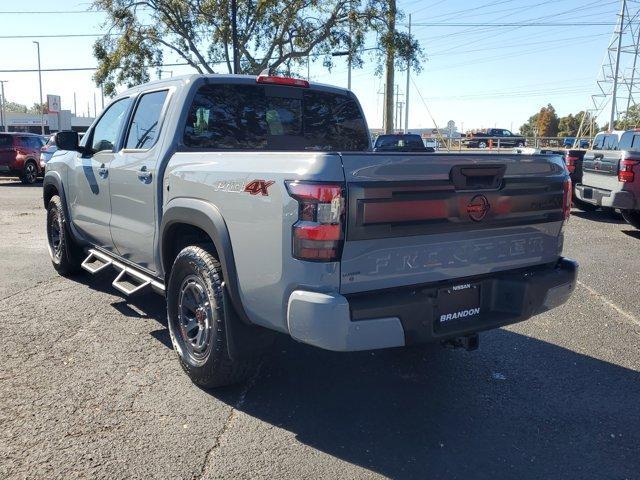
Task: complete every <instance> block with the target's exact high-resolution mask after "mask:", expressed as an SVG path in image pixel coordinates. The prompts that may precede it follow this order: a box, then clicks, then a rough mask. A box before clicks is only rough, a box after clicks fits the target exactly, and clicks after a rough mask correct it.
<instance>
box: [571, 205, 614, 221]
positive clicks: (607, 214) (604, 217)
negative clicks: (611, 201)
mask: <svg viewBox="0 0 640 480" xmlns="http://www.w3.org/2000/svg"><path fill="white" fill-rule="evenodd" d="M571 215H572V216H576V217H579V218H584V219H585V220H591V221H593V222H601V223H616V224H625V223H627V222H625V221H624V219H623V218H622V215H620V214H618V213H615V212H613V211H609V210H596V211H595V212H583V211H582V210H577V209H575V208H574V209H573V210H571Z"/></svg>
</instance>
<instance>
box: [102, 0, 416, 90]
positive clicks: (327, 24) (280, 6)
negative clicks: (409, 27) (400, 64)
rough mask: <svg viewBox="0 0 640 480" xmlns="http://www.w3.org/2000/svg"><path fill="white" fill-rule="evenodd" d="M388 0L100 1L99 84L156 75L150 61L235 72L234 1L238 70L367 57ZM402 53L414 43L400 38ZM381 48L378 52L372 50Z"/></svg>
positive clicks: (108, 86)
mask: <svg viewBox="0 0 640 480" xmlns="http://www.w3.org/2000/svg"><path fill="white" fill-rule="evenodd" d="M382 3H384V2H383V1H382V0H324V1H322V0H235V1H233V0H138V1H131V0H95V1H94V2H93V6H94V8H96V9H98V10H103V11H105V12H106V14H107V20H106V25H105V26H106V27H107V28H108V29H109V34H107V35H105V36H104V37H102V38H101V39H99V40H98V41H96V43H95V44H94V48H93V50H94V55H95V57H96V58H97V60H98V70H97V71H96V74H95V76H94V79H95V81H96V83H97V84H102V85H103V86H104V91H105V93H106V94H107V95H112V94H113V93H114V91H115V86H116V85H118V84H125V85H127V86H132V85H136V84H139V83H142V82H145V81H148V80H149V79H150V76H149V71H148V68H147V67H149V66H154V65H155V66H159V65H161V64H162V63H163V62H165V61H170V62H173V61H175V60H178V62H184V63H187V64H188V65H190V66H191V67H193V69H194V70H195V71H196V72H199V73H233V71H234V68H233V66H234V56H233V54H234V48H233V41H232V33H233V28H232V27H233V25H234V24H233V22H232V18H233V17H234V16H233V15H232V9H231V6H232V5H235V6H236V10H235V12H236V15H235V18H236V23H235V25H236V26H237V28H236V31H237V52H238V57H239V62H238V63H239V72H238V73H248V74H258V73H260V72H261V71H263V70H264V69H266V68H267V67H268V68H270V69H271V71H272V72H280V73H287V74H289V73H291V72H295V71H297V70H302V69H303V68H304V67H306V63H307V61H308V59H309V58H311V59H312V60H315V59H321V60H322V61H323V63H324V65H325V66H327V67H328V68H331V67H332V66H333V62H334V60H335V59H334V57H332V55H331V54H332V53H334V52H338V51H348V52H350V53H351V58H352V62H353V64H354V65H355V66H356V67H359V66H361V65H362V63H363V54H364V39H365V34H366V32H367V31H370V30H371V29H373V28H376V27H377V26H379V25H380V24H381V19H380V15H379V11H380V5H381V4H382ZM394 38H396V37H395V35H394ZM397 42H398V52H399V55H398V56H399V57H400V58H402V57H401V56H402V55H403V54H405V52H406V51H411V50H412V49H414V48H416V46H417V44H416V42H415V41H410V40H407V37H406V36H402V35H399V36H398V38H397ZM374 53H375V52H374Z"/></svg>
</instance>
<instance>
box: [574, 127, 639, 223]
mask: <svg viewBox="0 0 640 480" xmlns="http://www.w3.org/2000/svg"><path fill="white" fill-rule="evenodd" d="M565 162H566V164H567V169H568V170H569V173H570V174H571V180H572V182H573V185H574V190H573V193H574V205H575V206H576V207H578V208H580V209H581V210H584V211H593V210H596V209H598V208H610V209H615V210H620V212H621V213H622V216H623V217H624V219H625V220H626V221H627V223H629V224H630V225H633V226H634V227H635V228H638V229H640V129H633V130H616V131H612V132H601V133H598V134H597V135H596V136H595V138H594V139H593V144H592V146H591V148H589V149H586V150H584V149H570V150H567V151H566V155H565Z"/></svg>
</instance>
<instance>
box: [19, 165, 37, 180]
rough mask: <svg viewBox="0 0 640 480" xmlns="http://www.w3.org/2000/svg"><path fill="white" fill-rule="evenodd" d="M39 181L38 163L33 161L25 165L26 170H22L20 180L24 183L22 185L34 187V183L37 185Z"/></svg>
mask: <svg viewBox="0 0 640 480" xmlns="http://www.w3.org/2000/svg"><path fill="white" fill-rule="evenodd" d="M37 179H38V167H37V166H36V163H35V162H34V161H33V160H29V161H28V162H27V163H25V164H24V168H23V169H22V176H21V177H20V180H21V181H22V183H24V184H26V185H33V184H34V183H36V180H37Z"/></svg>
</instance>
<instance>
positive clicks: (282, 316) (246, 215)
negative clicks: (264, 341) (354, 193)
mask: <svg viewBox="0 0 640 480" xmlns="http://www.w3.org/2000/svg"><path fill="white" fill-rule="evenodd" d="M295 179H305V180H317V181H335V182H343V181H344V172H343V169H342V164H341V161H340V157H339V156H338V155H337V154H325V153H309V152H260V153H256V152H178V153H176V154H174V156H173V157H172V158H171V160H170V161H169V163H168V165H167V170H166V173H165V177H164V192H165V195H164V208H165V209H166V208H168V207H170V205H171V202H172V200H174V199H177V198H184V197H188V198H196V199H199V200H204V201H206V202H209V203H211V204H213V205H215V207H216V208H218V210H219V211H220V212H221V214H222V216H223V218H224V220H225V223H226V226H227V228H228V230H229V236H230V238H231V244H232V249H233V254H234V258H235V264H236V269H237V274H238V285H239V290H240V298H241V301H242V303H243V305H244V308H245V311H246V313H247V315H248V317H249V319H250V320H251V321H252V322H254V323H256V324H258V325H263V326H266V327H270V328H274V329H276V330H280V331H284V332H286V331H287V328H286V305H287V301H288V298H289V295H290V293H291V292H292V291H293V290H294V289H296V288H305V289H307V290H315V291H323V292H327V291H334V292H337V291H338V290H339V287H340V268H339V263H337V262H336V263H314V262H303V261H300V260H296V259H294V258H293V257H292V255H291V228H292V226H293V224H294V223H295V222H296V221H297V218H298V203H297V202H296V201H295V200H293V199H292V198H291V197H290V196H289V195H288V193H287V190H286V187H285V181H287V180H295ZM254 180H263V181H266V182H273V184H272V185H271V186H269V188H268V195H262V194H257V195H252V194H250V193H247V192H245V191H244V189H245V187H246V185H248V184H249V183H251V182H253V181H254Z"/></svg>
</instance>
